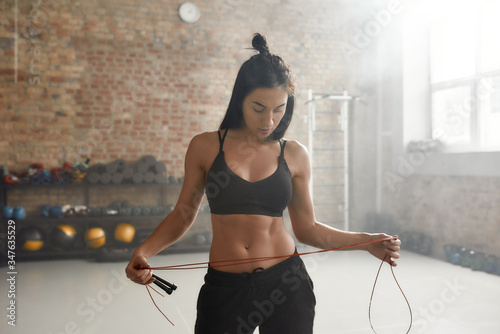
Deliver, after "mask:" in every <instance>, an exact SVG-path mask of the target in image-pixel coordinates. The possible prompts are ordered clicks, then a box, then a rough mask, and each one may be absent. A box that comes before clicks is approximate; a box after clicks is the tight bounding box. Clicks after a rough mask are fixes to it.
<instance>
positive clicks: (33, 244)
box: [23, 240, 43, 252]
mask: <svg viewBox="0 0 500 334" xmlns="http://www.w3.org/2000/svg"><path fill="white" fill-rule="evenodd" d="M42 247H43V241H35V240H28V241H26V242H25V243H24V244H23V250H25V251H32V252H35V251H38V250H40V249H41V248H42Z"/></svg>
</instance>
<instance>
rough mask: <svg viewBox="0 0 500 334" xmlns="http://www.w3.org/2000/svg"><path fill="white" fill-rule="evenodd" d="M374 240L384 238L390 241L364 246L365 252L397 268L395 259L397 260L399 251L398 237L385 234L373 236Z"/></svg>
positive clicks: (399, 241) (399, 242)
mask: <svg viewBox="0 0 500 334" xmlns="http://www.w3.org/2000/svg"><path fill="white" fill-rule="evenodd" d="M372 237H373V238H374V239H382V238H384V237H387V238H391V239H390V240H386V241H381V242H376V243H372V244H369V245H367V246H366V248H367V251H368V252H370V254H372V255H373V256H375V257H377V258H379V259H381V260H384V261H385V262H387V263H389V264H390V265H391V266H397V263H396V261H394V260H395V259H399V253H398V252H399V250H400V249H401V240H399V239H398V236H397V235H395V236H392V237H391V236H390V235H387V234H373V235H372Z"/></svg>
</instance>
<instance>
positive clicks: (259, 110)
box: [253, 108, 266, 112]
mask: <svg viewBox="0 0 500 334" xmlns="http://www.w3.org/2000/svg"><path fill="white" fill-rule="evenodd" d="M253 110H254V111H255V112H263V111H264V110H266V108H263V109H255V108H253Z"/></svg>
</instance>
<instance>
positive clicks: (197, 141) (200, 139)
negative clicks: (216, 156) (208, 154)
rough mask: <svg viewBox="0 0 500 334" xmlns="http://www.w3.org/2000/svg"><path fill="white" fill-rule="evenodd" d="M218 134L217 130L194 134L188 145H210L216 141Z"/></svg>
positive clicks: (202, 146)
mask: <svg viewBox="0 0 500 334" xmlns="http://www.w3.org/2000/svg"><path fill="white" fill-rule="evenodd" d="M218 141H219V140H218V135H217V131H208V132H202V133H199V134H197V135H195V136H194V137H193V138H192V139H191V143H190V146H194V147H201V148H204V147H207V146H212V145H213V143H215V142H218Z"/></svg>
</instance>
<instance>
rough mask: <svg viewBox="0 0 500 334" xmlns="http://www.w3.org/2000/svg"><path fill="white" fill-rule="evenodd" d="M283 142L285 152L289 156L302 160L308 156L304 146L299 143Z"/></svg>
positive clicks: (293, 141) (292, 141) (294, 141)
mask: <svg viewBox="0 0 500 334" xmlns="http://www.w3.org/2000/svg"><path fill="white" fill-rule="evenodd" d="M285 140H286V147H285V150H286V152H287V153H289V154H290V155H291V156H293V157H299V158H303V157H304V156H308V155H309V153H308V150H307V147H305V145H303V144H301V143H300V142H299V141H297V140H288V139H285Z"/></svg>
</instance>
